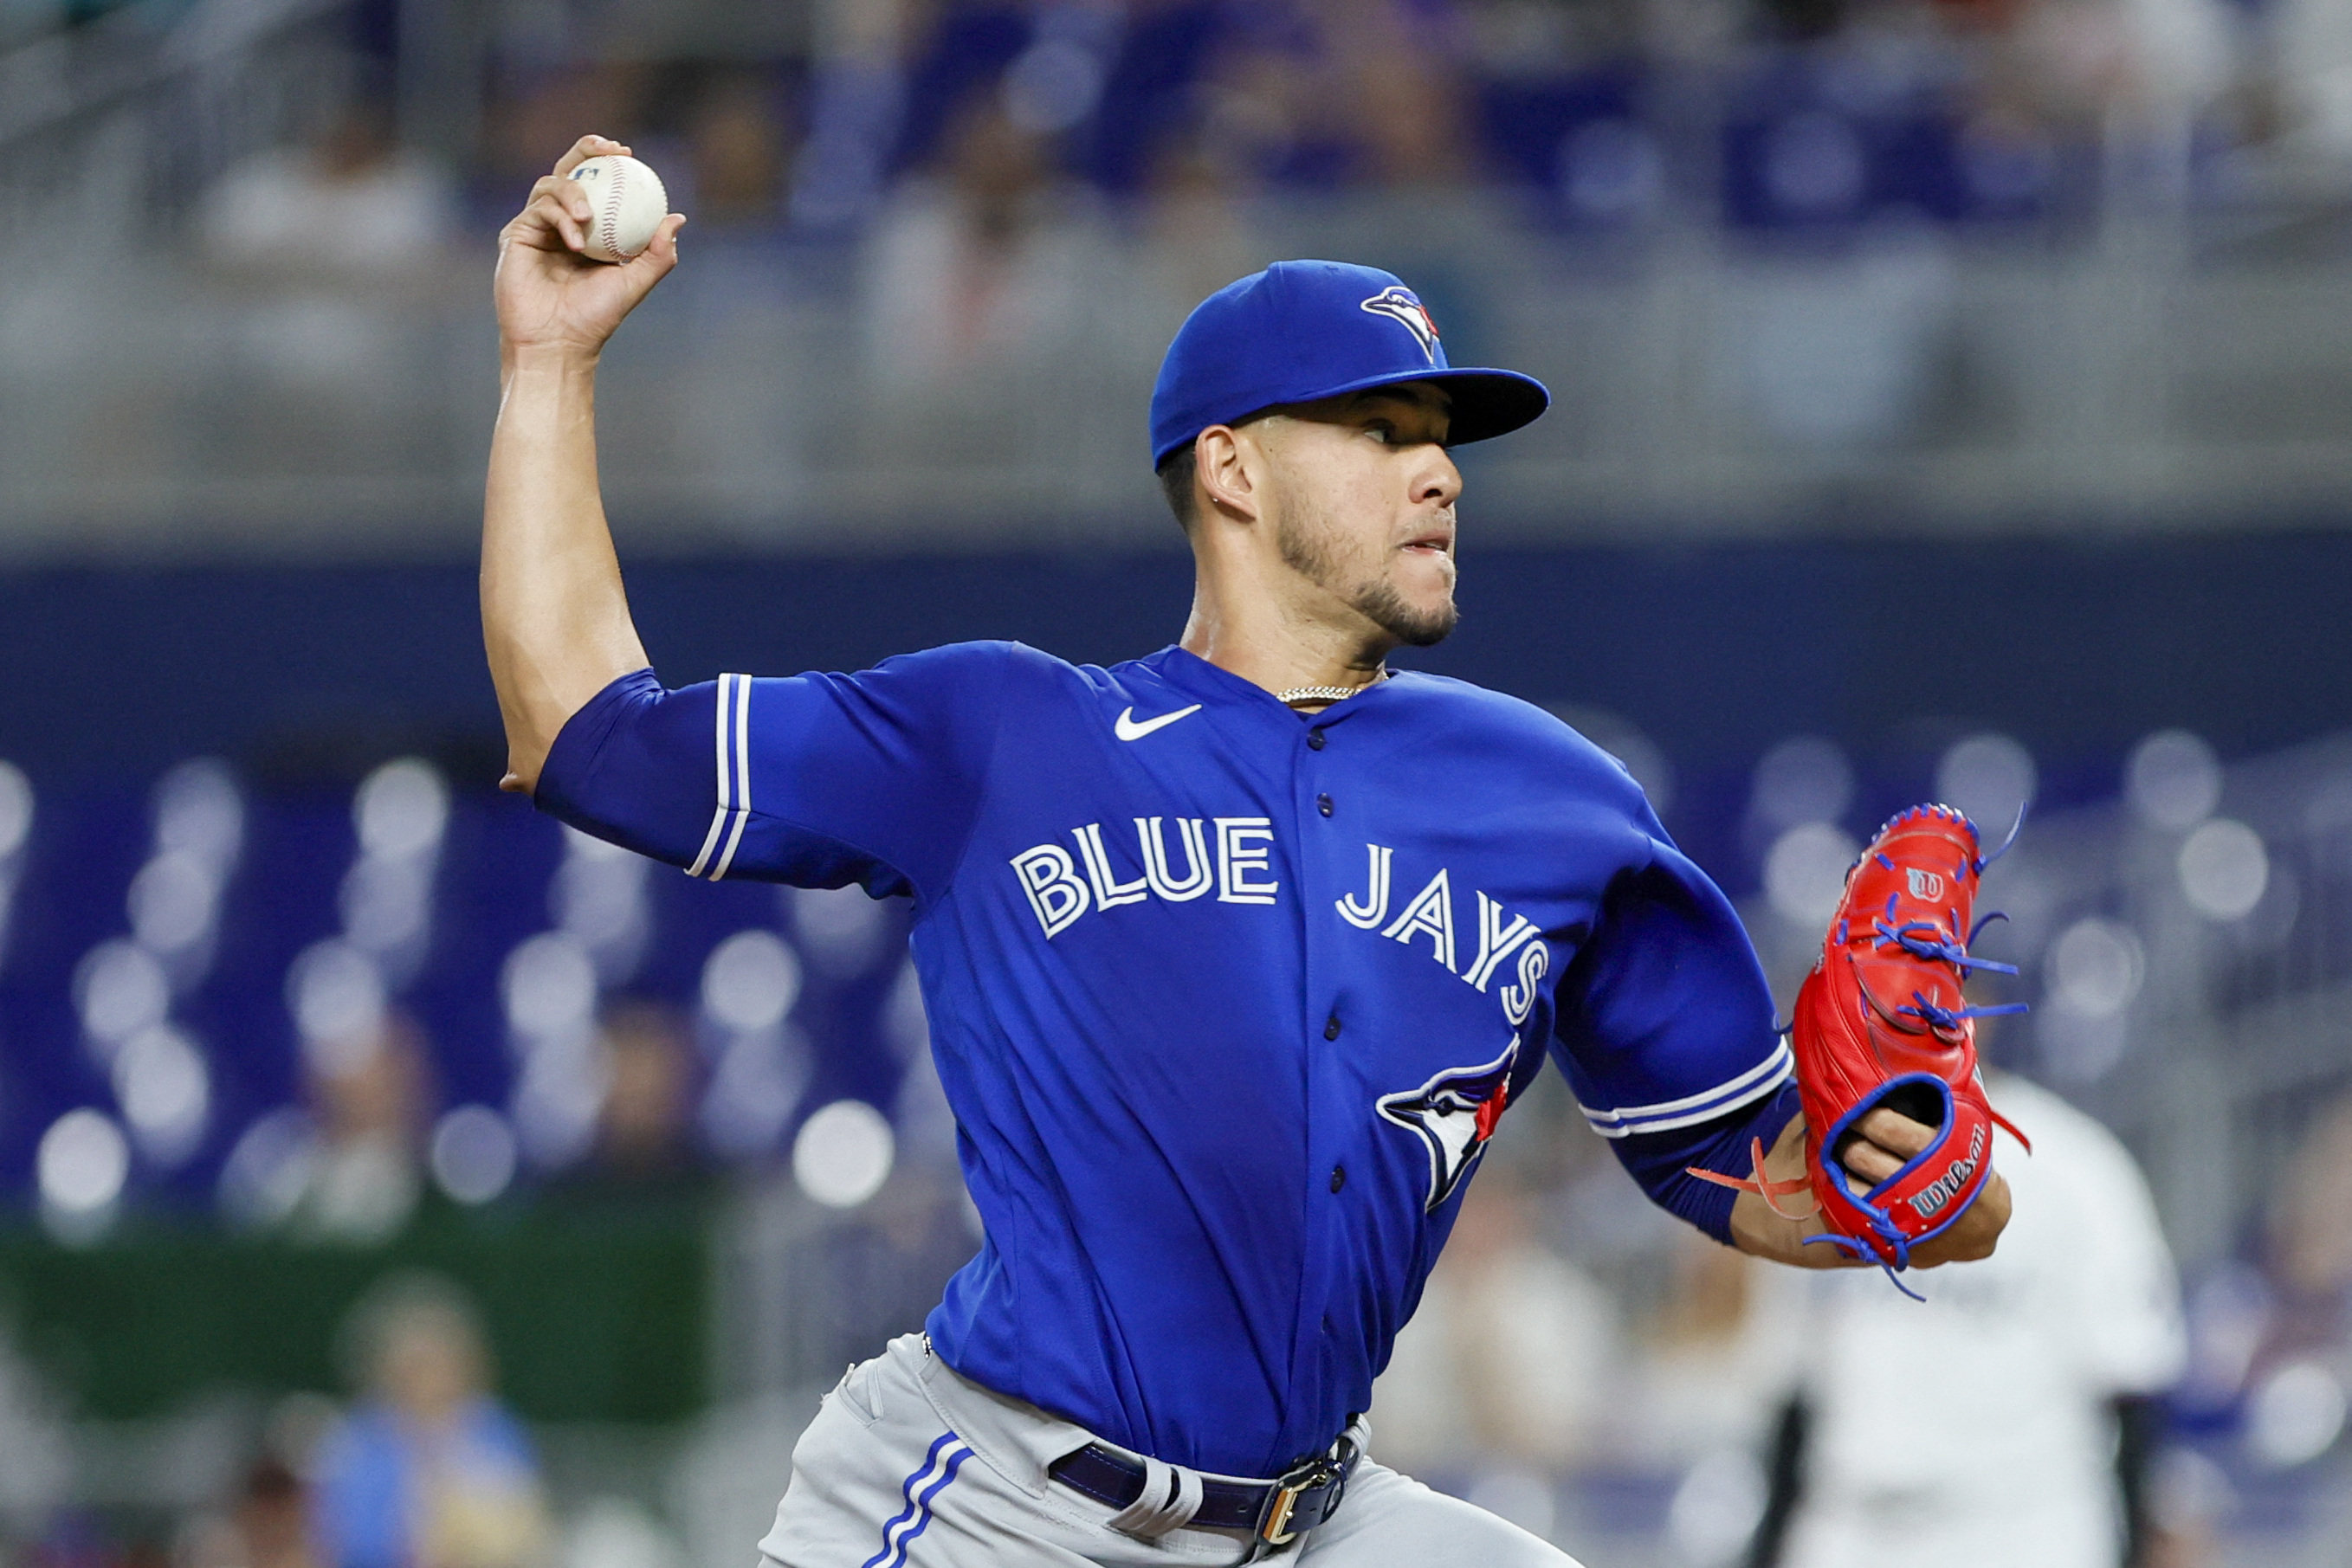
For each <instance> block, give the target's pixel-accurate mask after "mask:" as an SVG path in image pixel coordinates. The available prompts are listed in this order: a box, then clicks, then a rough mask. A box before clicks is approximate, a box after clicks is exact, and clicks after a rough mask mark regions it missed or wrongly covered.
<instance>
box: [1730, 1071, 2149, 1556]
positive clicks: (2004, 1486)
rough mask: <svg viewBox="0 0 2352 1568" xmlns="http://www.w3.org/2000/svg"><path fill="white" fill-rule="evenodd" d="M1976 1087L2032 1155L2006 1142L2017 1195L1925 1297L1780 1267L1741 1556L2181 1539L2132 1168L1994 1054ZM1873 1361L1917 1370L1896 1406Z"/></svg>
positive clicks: (2052, 1552) (2080, 1119)
mask: <svg viewBox="0 0 2352 1568" xmlns="http://www.w3.org/2000/svg"><path fill="white" fill-rule="evenodd" d="M1986 1088H1987V1090H1988V1091H1989V1092H1990V1094H1991V1096H1992V1097H1993V1099H1994V1101H1995V1103H1998V1104H1999V1105H2000V1107H2001V1109H2002V1113H2003V1114H2005V1115H2010V1116H2013V1117H2018V1118H2028V1119H2030V1120H2028V1121H2025V1122H2021V1124H2022V1125H2031V1126H2032V1129H2033V1132H2032V1138H2033V1153H2032V1158H2030V1159H2017V1160H2011V1162H2010V1163H2009V1166H2008V1169H2009V1172H2010V1183H2011V1188H2012V1190H2013V1191H2014V1192H2015V1193H2016V1196H2017V1204H2018V1211H2017V1218H2016V1219H2014V1220H2013V1221H2012V1222H2011V1225H2010V1227H2009V1228H2008V1229H2007V1230H2006V1231H2004V1232H2003V1233H2002V1236H2001V1244H2000V1250H1999V1251H1998V1252H1997V1253H1995V1254H1994V1255H1993V1256H1992V1257H1990V1258H1988V1259H1986V1260H1983V1261H1981V1262H1979V1263H1974V1264H1971V1265H1969V1267H1967V1268H1966V1269H1960V1270H1945V1271H1944V1272H1943V1273H1942V1274H1940V1275H1938V1276H1937V1277H1936V1281H1935V1284H1934V1285H1933V1287H1931V1288H1928V1289H1926V1290H1925V1291H1923V1293H1924V1294H1925V1295H1926V1296H1927V1301H1926V1302H1925V1304H1921V1303H1918V1302H1914V1301H1904V1300H1901V1299H1900V1298H1896V1299H1895V1300H1894V1301H1892V1302H1890V1301H1886V1300H1885V1299H1884V1297H1883V1295H1882V1293H1881V1292H1876V1291H1858V1290H1853V1289H1851V1288H1849V1284H1850V1282H1849V1281H1847V1280H1845V1279H1844V1278H1843V1277H1837V1278H1830V1279H1822V1280H1802V1281H1798V1282H1797V1289H1798V1290H1800V1291H1802V1293H1803V1297H1804V1305H1803V1307H1802V1308H1801V1310H1800V1311H1797V1312H1792V1313H1790V1314H1789V1315H1788V1316H1787V1317H1786V1318H1785V1319H1784V1321H1783V1327H1784V1329H1785V1331H1787V1337H1786V1339H1785V1340H1784V1341H1783V1342H1782V1343H1783V1345H1784V1347H1785V1348H1786V1350H1787V1352H1788V1354H1789V1362H1788V1364H1790V1365H1792V1366H1794V1367H1795V1368H1796V1369H1797V1371H1798V1373H1799V1377H1798V1381H1797V1385H1796V1388H1795V1391H1794V1392H1793V1394H1792V1395H1791V1396H1790V1403H1789V1405H1788V1406H1787V1407H1786V1408H1785V1410H1784V1411H1783V1413H1782V1414H1781V1416H1780V1421H1779V1424H1778V1427H1777V1432H1776V1440H1775V1443H1774V1447H1773V1450H1772V1454H1771V1458H1770V1473H1771V1475H1772V1478H1773V1480H1774V1491H1773V1494H1772V1497H1771V1499H1770V1504H1769V1509H1768V1511H1767V1515H1766V1520H1767V1523H1766V1526H1765V1528H1764V1530H1763V1531H1762V1532H1761V1536H1760V1538H1759V1542H1758V1546H1757V1550H1756V1552H1755V1555H1754V1556H1753V1558H1752V1559H1751V1561H1752V1562H1753V1563H1755V1564H1756V1565H1757V1568H1860V1565H1862V1564H1867V1563H1887V1562H1894V1561H1900V1562H1904V1563H1920V1564H1923V1565H1926V1564H1954V1565H1958V1564H1974V1563H2004V1564H2008V1563H2013V1564H2016V1565H2017V1568H2113V1565H2114V1564H2117V1563H2123V1564H2126V1568H2172V1565H2175V1564H2179V1563H2182V1562H2183V1561H2184V1559H2183V1558H2182V1557H2181V1556H2179V1554H2178V1553H2177V1552H2176V1551H2175V1550H2174V1548H2175V1547H2176V1546H2177V1545H2178V1544H2179V1543H2178V1542H2172V1541H2169V1540H2168V1539H2167V1535H2166V1532H2165V1531H2163V1530H2161V1529H2160V1528H2159V1527H2158V1523H2157V1521H2156V1517H2155V1512H2154V1511H2153V1510H2152V1508H2151V1497H2150V1485H2151V1479H2152V1478H2151V1467H2152V1464H2153V1462H2154V1460H2155V1458H2156V1457H2157V1453H2158V1448H2159V1445H2160V1440H2161V1437H2162V1433H2163V1426H2164V1415H2163V1407H2162V1403H2161V1402H2162V1400H2163V1397H2164V1396H2166V1395H2167V1394H2168V1392H2169V1391H2170V1390H2171V1388H2172V1387H2173V1385H2175V1384H2176V1383H2177V1382H2178V1381H2179V1378H2180V1375H2181V1374H2182V1372H2183V1371H2184V1370H2185V1368H2186V1364H2187V1360H2188V1341H2187V1335H2186V1333H2185V1330H2184V1325H2183V1322H2182V1318H2181V1307H2180V1287H2179V1279H2178V1277H2177V1276H2176V1275H2175V1273H2174V1270H2173V1264H2172V1257H2171V1253H2170V1251H2169V1249H2168V1248H2167V1246H2166V1243H2165V1239H2164V1234H2163V1231H2162V1229H2161V1228H2160V1227H2159V1226H2158V1220H2157V1214H2156V1206H2155V1203H2154V1201H2153V1200H2152V1199H2151V1197H2149V1194H2148V1190H2147V1182H2146V1181H2145V1180H2144V1179H2143V1178H2142V1177H2141V1176H2140V1174H2139V1170H2138V1168H2137V1166H2135V1165H2134V1164H2133V1162H2132V1158H2131V1155H2129V1154H2128V1153H2126V1151H2125V1149H2124V1147H2123V1145H2121V1144H2119V1143H2118V1142H2116V1138H2115V1135H2114V1134H2111V1133H2109V1132H2108V1131H2107V1130H2106V1129H2105V1128H2104V1127H2102V1126H2100V1125H2099V1124H2097V1123H2096V1122H2095V1121H2093V1120H2092V1119H2091V1118H2089V1117H2088V1116H2085V1115H2084V1114H2083V1113H2081V1112H2079V1111H2077V1110H2075V1109H2074V1108H2073V1107H2072V1106H2070V1105H2068V1104H2067V1103H2065V1102H2064V1101H2063V1100H2061V1099H2060V1098H2059V1097H2058V1096H2056V1095H2054V1094H2053V1093H2051V1092H2048V1091H2047V1090H2044V1089H2041V1088H2038V1087H2036V1086H2035V1085H2034V1084H2032V1082H2028V1081H2027V1080H2025V1079H2023V1078H2021V1077H2018V1076H2016V1075H2014V1074H2003V1073H1992V1074H1989V1075H1988V1076H1987V1080H1986ZM1785 1287H1786V1282H1785V1281H1779V1280H1773V1281H1769V1282H1768V1283H1766V1285H1765V1288H1766V1289H1767V1290H1768V1291H1769V1290H1773V1289H1781V1288H1785ZM1889 1367H1912V1368H1916V1369H1919V1371H1920V1372H1921V1374H1922V1375H1923V1386H1922V1387H1921V1388H1920V1389H1918V1390H1917V1391H1916V1393H1917V1396H1916V1398H1912V1399H1908V1400H1906V1401H1904V1402H1902V1403H1901V1404H1900V1406H1899V1407H1896V1406H1890V1404H1889V1402H1888V1401H1887V1400H1886V1399H1885V1396H1884V1392H1885V1384H1884V1379H1885V1370H1886V1369H1887V1368H1889ZM1931 1369H1932V1372H1931ZM1930 1385H1931V1386H1930Z"/></svg>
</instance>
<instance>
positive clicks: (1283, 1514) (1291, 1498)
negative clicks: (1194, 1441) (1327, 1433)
mask: <svg viewBox="0 0 2352 1568" xmlns="http://www.w3.org/2000/svg"><path fill="white" fill-rule="evenodd" d="M1362 1457H1363V1456H1362V1451H1361V1450H1360V1449H1359V1448H1357V1447H1356V1444H1355V1440H1354V1439H1353V1438H1351V1437H1342V1438H1340V1439H1339V1441H1338V1442H1336V1443H1334V1444H1332V1445H1331V1447H1330V1448H1329V1450H1328V1451H1327V1452H1325V1453H1323V1454H1320V1455H1318V1456H1317V1457H1316V1458H1311V1459H1308V1460H1307V1461H1306V1462H1305V1463H1304V1464H1301V1465H1298V1466H1297V1467H1296V1468H1295V1469H1292V1470H1290V1471H1289V1473H1287V1474H1286V1475H1284V1476H1283V1477H1282V1478H1281V1479H1278V1480H1271V1481H1227V1480H1218V1479H1213V1478H1212V1477H1209V1476H1202V1478H1201V1506H1200V1508H1199V1510H1198V1511H1195V1512H1194V1513H1193V1515H1192V1521H1191V1523H1192V1525H1193V1526H1194V1527H1195V1528H1199V1527H1206V1528H1209V1529H1213V1530H1239V1531H1248V1532H1249V1533H1250V1534H1252V1535H1255V1536H1256V1537H1257V1539H1258V1541H1259V1542H1260V1545H1259V1548H1258V1551H1257V1552H1253V1553H1252V1556H1253V1557H1255V1556H1257V1555H1260V1554H1262V1553H1263V1552H1264V1551H1265V1548H1266V1547H1269V1546H1285V1545H1287V1544H1288V1543H1289V1542H1290V1541H1291V1540H1292V1539H1293V1538H1294V1537H1296V1536H1297V1535H1298V1534H1299V1533H1300V1532H1301V1531H1308V1530H1312V1529H1314V1528H1315V1527H1316V1526H1317V1525H1318V1524H1322V1523H1324V1522H1326V1521H1328V1520H1329V1519H1330V1517H1331V1516H1332V1515H1333V1514H1335V1513H1337V1512H1339V1499H1340V1497H1341V1496H1342V1495H1343V1494H1344V1493H1345V1492H1346V1491H1347V1490H1348V1477H1349V1474H1350V1473H1352V1472H1353V1471H1354V1469H1355V1468H1356V1461H1357V1460H1358V1459H1359V1458H1362ZM1045 1473H1046V1474H1047V1475H1049V1476H1051V1477H1052V1478H1053V1479H1055V1480H1057V1481H1060V1482H1061V1483H1062V1484H1063V1485H1064V1486H1066V1487H1068V1488H1069V1489H1070V1490H1073V1491H1077V1492H1083V1493H1084V1494H1085V1495H1087V1497H1090V1498H1092V1499H1094V1500H1095V1501H1097V1502H1098V1503H1101V1504H1102V1505H1103V1506H1104V1507H1106V1508H1118V1509H1123V1508H1126V1507H1127V1506H1128V1505H1129V1504H1130V1503H1132V1502H1134V1501H1135V1500H1136V1499H1138V1498H1139V1497H1141V1496H1142V1495H1143V1486H1144V1469H1143V1466H1142V1465H1141V1464H1139V1463H1138V1462H1137V1461H1136V1460H1134V1459H1130V1458H1128V1457H1127V1456H1126V1455H1124V1454H1120V1453H1117V1452H1115V1451H1113V1450H1112V1449H1109V1448H1105V1447H1103V1446H1102V1445H1101V1444H1100V1443H1088V1444H1087V1446H1086V1447H1085V1448H1080V1449H1078V1450H1077V1451H1076V1453H1071V1454H1065V1455H1063V1456H1062V1457H1061V1458H1058V1459H1055V1461H1054V1462H1053V1464H1052V1465H1050V1466H1049V1467H1047V1469H1046V1471H1045Z"/></svg>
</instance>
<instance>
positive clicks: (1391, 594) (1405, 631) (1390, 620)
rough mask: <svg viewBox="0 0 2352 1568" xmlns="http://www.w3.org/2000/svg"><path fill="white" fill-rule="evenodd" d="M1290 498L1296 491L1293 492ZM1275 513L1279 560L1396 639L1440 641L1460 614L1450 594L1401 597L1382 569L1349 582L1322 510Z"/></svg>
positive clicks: (1406, 643)
mask: <svg viewBox="0 0 2352 1568" xmlns="http://www.w3.org/2000/svg"><path fill="white" fill-rule="evenodd" d="M1291 499H1293V500H1296V499H1297V497H1296V496H1295V495H1294V496H1293V497H1291ZM1280 517H1281V520H1280V522H1279V524H1278V525H1277V526H1276V529H1275V546H1276V549H1279V550H1280V551H1281V552H1282V561H1283V564H1284V565H1285V566H1287V567H1288V568H1290V570H1293V571H1295V572H1297V573H1298V575H1299V576H1301V577H1303V578H1305V579H1307V580H1308V581H1309V582H1312V583H1314V584H1315V585H1316V586H1317V587H1318V588H1321V589H1323V590H1325V591H1327V592H1329V593H1331V594H1334V595H1336V596H1337V597H1338V598H1339V600H1340V601H1343V602H1344V603H1346V604H1347V606H1348V607H1349V609H1351V610H1353V611H1354V612H1356V613H1357V614H1359V615H1361V616H1362V617H1363V618H1364V619H1365V620H1367V621H1370V622H1371V623H1372V624H1373V625H1375V626H1378V627H1379V628H1380V629H1381V631H1383V632H1387V633H1388V634H1389V635H1390V636H1391V637H1393V638H1395V639H1396V640H1397V642H1398V643H1399V644H1400V645H1402V646H1403V647H1407V648H1429V647H1434V646H1435V645H1436V644H1438V643H1443V642H1444V641H1445V635H1446V633H1447V632H1451V631H1453V630H1454V622H1456V621H1459V620H1460V619H1461V618H1462V616H1461V612H1460V611H1459V610H1457V609H1456V608H1455V607H1454V598H1453V596H1452V595H1451V594H1448V595H1447V596H1446V600H1445V602H1444V604H1442V605H1440V606H1438V607H1437V608H1436V609H1434V610H1423V609H1420V608H1417V607H1415V606H1414V605H1412V604H1409V603H1407V602H1406V601H1405V598H1404V595H1403V594H1402V593H1400V592H1398V591H1397V586H1396V584H1395V583H1393V582H1391V581H1390V580H1389V579H1388V576H1387V574H1386V573H1385V572H1382V573H1376V574H1375V575H1373V576H1372V577H1370V579H1369V580H1363V581H1359V582H1353V583H1350V582H1349V581H1348V580H1347V579H1348V574H1347V571H1346V569H1345V568H1343V567H1342V566H1341V565H1340V563H1339V549H1338V546H1339V539H1340V534H1339V529H1338V528H1333V527H1332V526H1331V524H1330V521H1329V519H1328V517H1327V516H1325V515H1324V514H1322V513H1320V512H1318V511H1313V510H1312V509H1310V508H1307V507H1296V506H1289V507H1284V508H1283V509H1282V512H1281V514H1280Z"/></svg>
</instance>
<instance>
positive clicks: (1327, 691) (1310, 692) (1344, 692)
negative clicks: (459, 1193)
mask: <svg viewBox="0 0 2352 1568" xmlns="http://www.w3.org/2000/svg"><path fill="white" fill-rule="evenodd" d="M1388 678H1389V673H1388V671H1387V670H1386V669H1382V670H1381V673H1380V674H1377V675H1374V676H1373V677H1372V678H1371V679H1370V680H1369V681H1366V682H1365V683H1364V684H1363V685H1360V686H1293V687H1291V688H1290V689H1289V690H1288V691H1286V692H1276V693H1275V694H1274V698H1275V701H1276V702H1278V703H1283V704H1285V705H1289V704H1295V703H1338V702H1345V701H1347V700H1348V699H1349V697H1351V696H1354V695H1356V694H1357V693H1358V692H1363V691H1370V689H1371V688H1372V687H1374V686H1376V685H1380V683H1381V682H1382V681H1385V680H1387V679H1388Z"/></svg>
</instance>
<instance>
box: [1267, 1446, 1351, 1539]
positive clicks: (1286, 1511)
mask: <svg viewBox="0 0 2352 1568" xmlns="http://www.w3.org/2000/svg"><path fill="white" fill-rule="evenodd" d="M1347 1478H1348V1467H1347V1463H1346V1461H1345V1460H1344V1459H1343V1458H1341V1457H1340V1456H1339V1454H1338V1453H1337V1452H1334V1453H1329V1454H1322V1455H1318V1457H1316V1458H1312V1459H1309V1460H1307V1462H1306V1463H1305V1464H1303V1465H1300V1466H1299V1467H1298V1468H1297V1469H1294V1470H1292V1471H1290V1472H1289V1473H1288V1474H1287V1475H1285V1476H1283V1477H1281V1478H1280V1479H1277V1480H1276V1482H1275V1483H1274V1492H1273V1496H1272V1497H1271V1498H1270V1499H1269V1500H1268V1501H1267V1503H1266V1510H1265V1517H1264V1518H1263V1519H1261V1520H1260V1521H1258V1527H1257V1533H1258V1539H1259V1540H1261V1541H1263V1542H1265V1543H1266V1544H1267V1545H1269V1546H1287V1545H1288V1544H1290V1542H1292V1541H1294V1540H1295V1539H1297V1535H1298V1531H1295V1530H1292V1529H1290V1528H1289V1525H1290V1515H1291V1511H1293V1510H1294V1509H1296V1508H1297V1506H1298V1500H1299V1499H1300V1498H1302V1497H1304V1496H1306V1495H1307V1493H1308V1492H1310V1491H1313V1490H1316V1489H1317V1488H1318V1487H1326V1486H1329V1485H1330V1484H1331V1483H1332V1482H1333V1481H1344V1480H1346V1479H1347ZM1325 1513H1326V1514H1327V1515H1328V1513H1329V1510H1328V1509H1327V1510H1325ZM1316 1522H1317V1523H1318V1524H1319V1523H1321V1522H1322V1521H1320V1520H1318V1521H1316Z"/></svg>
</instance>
